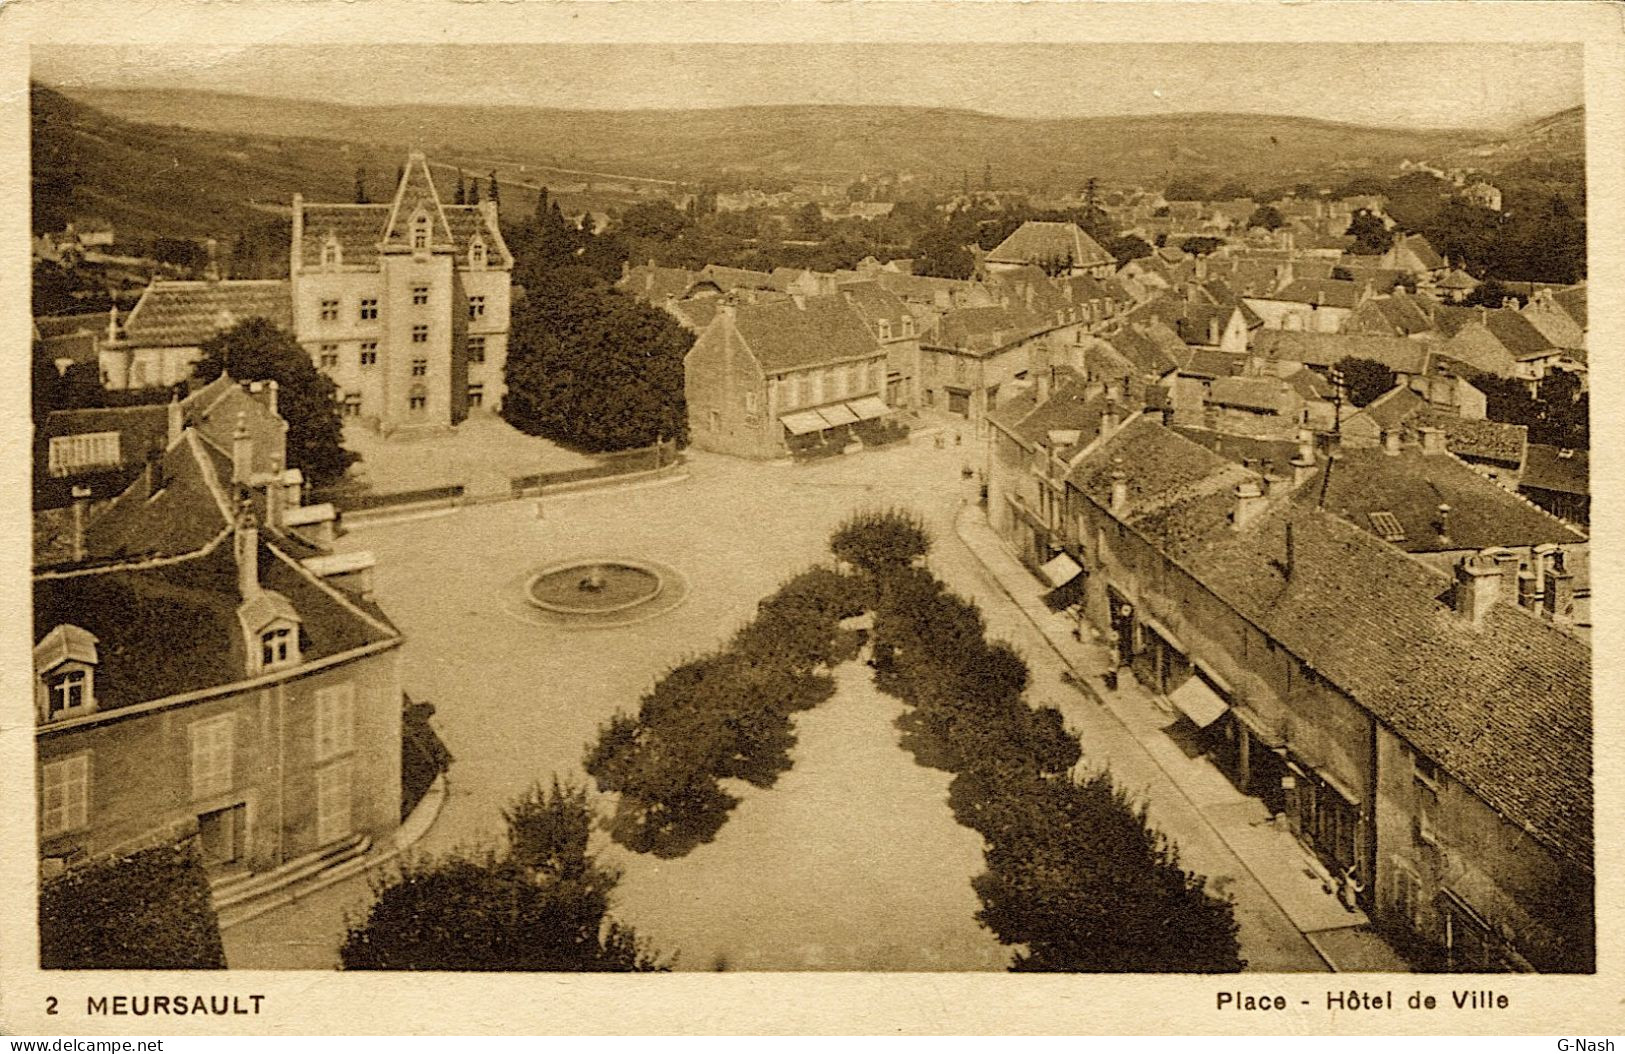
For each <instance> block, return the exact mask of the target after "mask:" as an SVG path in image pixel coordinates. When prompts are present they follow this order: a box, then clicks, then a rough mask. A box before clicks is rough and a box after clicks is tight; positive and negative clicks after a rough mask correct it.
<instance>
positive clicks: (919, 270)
mask: <svg viewBox="0 0 1625 1054" xmlns="http://www.w3.org/2000/svg"><path fill="white" fill-rule="evenodd" d="M972 240H974V239H973V237H971V236H968V235H967V236H965V237H964V238H961V237H960V236H959V234H957V233H956V232H955V231H954V230H953V229H951V228H941V229H937V230H933V231H929V232H927V233H926V234H924V235H922V236H921V237H920V239H919V240H918V241H916V242H915V244H914V273H915V274H918V275H925V276H927V277H930V278H955V279H961V280H963V279H966V278H969V277H970V276H971V275H973V274H975V273H976V257H975V256H974V255H972V253H971V251H970V250H969V249H968V248H966V245H967V243H968V242H970V241H972Z"/></svg>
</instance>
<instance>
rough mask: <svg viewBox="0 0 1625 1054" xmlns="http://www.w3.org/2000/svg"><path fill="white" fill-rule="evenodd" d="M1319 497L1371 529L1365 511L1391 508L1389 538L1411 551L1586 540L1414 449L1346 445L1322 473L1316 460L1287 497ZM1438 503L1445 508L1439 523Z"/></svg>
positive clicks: (1459, 466) (1443, 457) (1449, 460)
mask: <svg viewBox="0 0 1625 1054" xmlns="http://www.w3.org/2000/svg"><path fill="white" fill-rule="evenodd" d="M1328 475H1329V477H1330V478H1329V480H1326V479H1323V477H1325V476H1328ZM1322 495H1324V497H1325V502H1324V504H1325V508H1326V510H1327V511H1328V512H1333V513H1336V514H1338V515H1339V516H1342V517H1343V518H1344V519H1345V520H1348V521H1349V522H1350V523H1353V524H1354V525H1355V526H1357V527H1361V528H1364V529H1368V530H1369V529H1371V523H1370V519H1369V517H1370V515H1371V514H1372V513H1375V512H1388V513H1392V514H1393V516H1394V517H1395V518H1396V519H1397V520H1398V521H1399V524H1400V526H1401V528H1402V529H1403V530H1404V538H1403V539H1402V540H1395V541H1394V543H1393V544H1395V545H1397V546H1399V547H1400V548H1402V549H1404V550H1405V551H1406V552H1411V553H1434V552H1448V551H1453V550H1461V549H1487V548H1490V547H1491V546H1503V545H1504V546H1531V545H1542V544H1545V543H1548V542H1551V543H1556V544H1560V545H1574V544H1577V543H1580V542H1583V541H1585V535H1583V534H1581V533H1580V532H1579V531H1577V530H1575V529H1574V528H1573V527H1570V526H1569V525H1568V524H1566V523H1564V522H1563V521H1561V520H1559V519H1558V518H1557V517H1555V516H1552V515H1551V514H1549V513H1547V512H1545V511H1543V510H1541V509H1539V508H1537V507H1536V506H1534V505H1532V504H1531V503H1530V502H1528V501H1526V500H1525V499H1523V498H1521V497H1519V496H1518V495H1517V494H1514V493H1513V492H1512V491H1510V490H1508V489H1507V488H1505V487H1503V486H1501V485H1500V484H1499V483H1496V482H1495V481H1493V480H1490V479H1487V478H1485V477H1484V476H1483V475H1481V474H1479V473H1478V472H1475V471H1473V469H1472V468H1471V467H1469V466H1467V465H1465V464H1463V463H1462V462H1461V461H1458V460H1457V459H1456V458H1454V457H1452V456H1450V455H1449V454H1431V455H1430V454H1423V453H1422V452H1421V451H1420V450H1419V449H1417V448H1416V447H1410V446H1408V447H1405V448H1404V449H1402V450H1401V451H1400V452H1399V453H1398V454H1388V453H1385V452H1384V451H1383V450H1381V449H1380V448H1367V449H1363V450H1354V449H1347V448H1345V449H1344V450H1343V451H1342V452H1341V454H1340V456H1339V457H1338V458H1337V459H1336V460H1335V462H1333V463H1332V465H1331V469H1330V471H1329V473H1328V472H1327V471H1326V470H1325V466H1324V465H1323V466H1322V471H1321V473H1320V474H1317V475H1316V477H1315V478H1314V479H1313V480H1311V481H1310V482H1309V483H1307V484H1305V485H1304V487H1302V488H1301V489H1299V490H1298V491H1297V492H1296V494H1295V495H1294V499H1295V500H1297V501H1299V502H1307V503H1309V504H1317V503H1319V502H1320V500H1321V497H1322ZM1441 504H1448V505H1449V506H1450V513H1449V515H1448V521H1447V522H1443V523H1441V521H1440V516H1439V506H1440V505H1441ZM1441 528H1443V533H1441Z"/></svg>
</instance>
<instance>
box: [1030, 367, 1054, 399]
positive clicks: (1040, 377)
mask: <svg viewBox="0 0 1625 1054" xmlns="http://www.w3.org/2000/svg"><path fill="white" fill-rule="evenodd" d="M1052 372H1053V370H1052V367H1049V366H1044V367H1041V368H1040V369H1039V370H1038V374H1037V387H1036V388H1035V389H1034V392H1035V394H1036V395H1037V397H1038V401H1039V403H1040V404H1042V403H1046V402H1049V386H1050V376H1051V373H1052Z"/></svg>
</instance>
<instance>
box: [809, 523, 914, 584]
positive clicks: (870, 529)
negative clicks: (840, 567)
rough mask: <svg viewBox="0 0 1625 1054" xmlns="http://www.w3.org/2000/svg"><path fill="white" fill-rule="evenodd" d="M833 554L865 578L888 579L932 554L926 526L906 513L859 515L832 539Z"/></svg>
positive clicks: (839, 528) (831, 549)
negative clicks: (893, 573) (880, 576)
mask: <svg viewBox="0 0 1625 1054" xmlns="http://www.w3.org/2000/svg"><path fill="white" fill-rule="evenodd" d="M829 547H830V551H831V552H833V553H834V554H835V556H836V557H837V558H838V559H841V560H844V561H845V562H847V563H849V564H851V565H852V566H854V567H856V568H858V569H859V570H860V571H862V572H864V573H865V574H870V575H885V574H889V573H891V572H894V571H898V570H901V569H902V568H905V567H908V566H910V565H911V564H912V563H913V562H914V561H916V560H919V559H923V558H924V557H925V555H926V554H927V553H929V552H930V551H931V534H930V532H929V531H927V530H926V528H925V522H924V521H923V520H921V519H920V518H919V516H918V515H916V514H915V513H913V512H909V511H907V510H903V509H889V510H886V511H868V512H856V513H853V514H852V515H851V516H849V517H847V519H846V521H845V522H844V523H842V524H841V525H840V526H839V527H837V528H836V529H835V533H834V534H832V535H831V536H830V540H829Z"/></svg>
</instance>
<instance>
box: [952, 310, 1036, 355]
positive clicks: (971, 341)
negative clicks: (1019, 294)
mask: <svg viewBox="0 0 1625 1054" xmlns="http://www.w3.org/2000/svg"><path fill="white" fill-rule="evenodd" d="M1054 326H1055V322H1054V321H1053V320H1052V319H1045V318H1043V317H1042V316H1039V315H1037V314H1035V313H1033V312H1031V311H1028V310H1027V309H1026V308H1025V307H1021V306H1018V305H1015V304H1012V305H1011V306H1009V307H1003V306H995V307H961V308H954V309H952V310H950V311H945V312H944V313H943V315H942V317H941V318H940V319H938V320H937V325H936V327H935V328H934V329H933V330H932V332H931V333H930V335H929V336H928V337H927V338H926V339H925V340H924V343H926V344H928V345H930V346H931V347H936V348H952V349H954V350H957V351H964V352H970V353H971V354H986V353H988V352H992V351H997V350H998V349H1000V348H1003V347H1007V346H1008V345H1010V344H1014V343H1016V342H1017V341H1020V340H1023V339H1025V338H1027V337H1030V336H1033V335H1035V334H1036V333H1038V332H1041V331H1042V330H1044V329H1050V328H1054Z"/></svg>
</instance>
